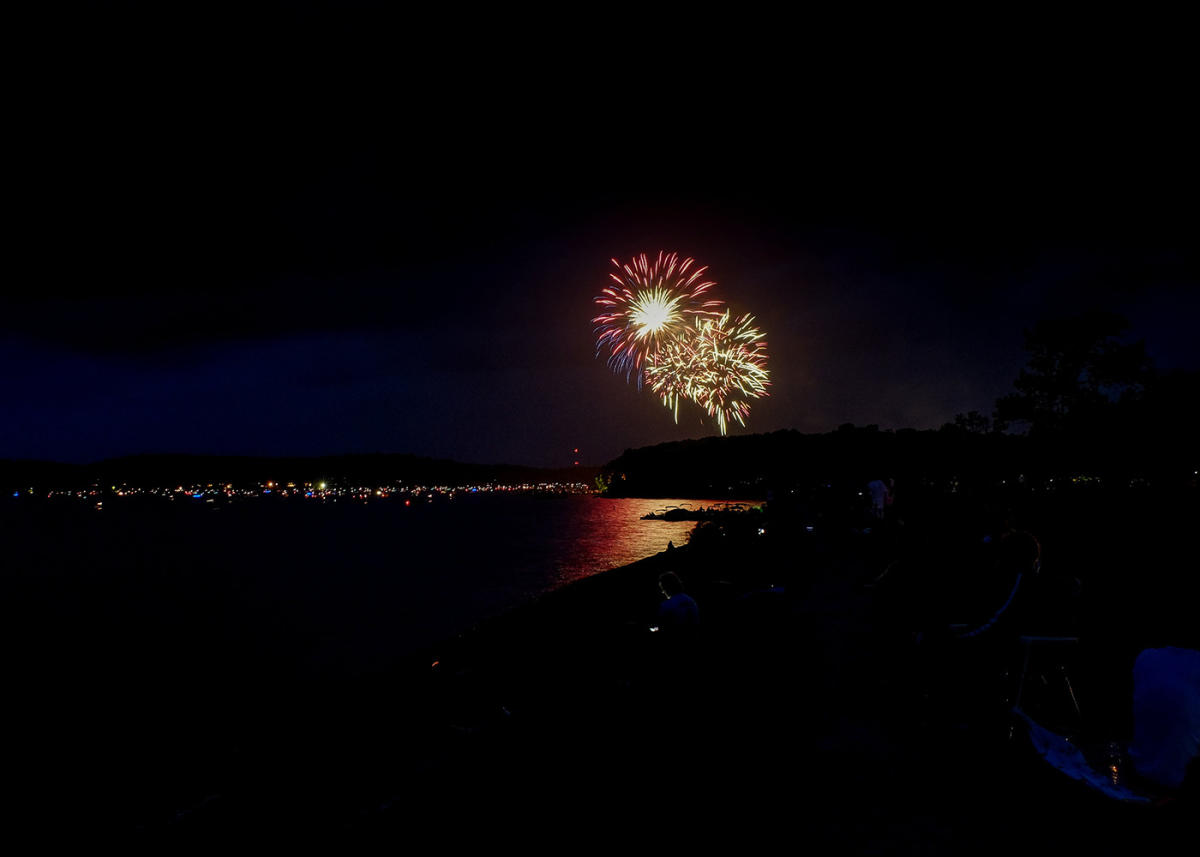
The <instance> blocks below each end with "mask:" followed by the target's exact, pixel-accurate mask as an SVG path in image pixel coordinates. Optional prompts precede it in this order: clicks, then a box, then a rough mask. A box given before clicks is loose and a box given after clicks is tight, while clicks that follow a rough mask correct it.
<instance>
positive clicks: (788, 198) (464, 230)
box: [0, 10, 1200, 466]
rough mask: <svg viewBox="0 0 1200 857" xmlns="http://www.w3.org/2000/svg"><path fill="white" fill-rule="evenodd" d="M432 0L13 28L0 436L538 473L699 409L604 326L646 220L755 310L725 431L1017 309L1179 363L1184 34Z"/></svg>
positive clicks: (860, 382)
mask: <svg viewBox="0 0 1200 857" xmlns="http://www.w3.org/2000/svg"><path fill="white" fill-rule="evenodd" d="M199 14H200V13H197V16H198V15H199ZM417 23H418V22H414V21H407V20H406V21H397V20H380V21H376V20H373V19H371V18H370V16H368V15H365V14H362V15H360V14H357V13H356V14H355V15H349V14H344V13H339V14H337V15H334V13H332V12H330V13H319V12H313V11H311V10H308V11H304V12H298V13H295V14H292V13H288V12H283V11H281V12H279V13H277V16H276V17H272V16H270V15H265V14H264V16H263V19H262V20H257V21H253V22H249V21H245V20H238V21H214V20H203V19H201V18H199V17H196V18H186V16H183V15H181V16H180V18H179V19H177V20H170V21H168V20H165V19H147V18H146V17H144V16H140V15H135V14H134V13H132V12H129V13H127V14H125V16H124V17H116V16H114V15H113V14H111V13H103V12H96V11H92V12H89V13H86V15H85V14H84V13H79V14H76V15H74V16H73V17H71V18H70V20H69V21H59V22H58V23H57V25H56V26H57V29H55V30H53V31H52V33H51V34H50V35H47V34H46V32H45V31H42V32H41V33H40V35H38V36H37V37H31V38H35V42H36V44H37V45H38V47H37V48H36V49H35V50H33V51H32V53H33V54H35V55H36V57H37V60H38V61H37V62H36V63H30V64H27V65H26V66H25V67H24V68H23V71H22V75H21V77H20V80H19V82H18V84H17V87H16V88H17V99H16V103H15V104H14V106H13V107H12V108H11V109H10V114H9V120H10V121H9V123H8V124H9V126H10V131H9V134H10V143H11V142H15V143H16V144H17V145H16V147H15V151H16V154H10V155H9V156H8V158H7V162H8V163H7V166H8V174H9V175H8V179H9V181H8V182H7V184H8V185H9V186H10V188H11V192H10V193H9V195H8V196H9V208H10V215H11V218H12V219H11V223H10V230H9V239H10V242H11V243H10V254H11V255H10V259H11V262H10V267H9V276H8V277H7V278H6V280H7V285H6V287H5V291H4V295H3V298H0V360H2V362H3V366H4V367H5V368H4V372H3V374H2V375H0V402H2V403H3V404H2V411H0V414H2V418H0V458H38V459H52V460H60V461H72V462H86V461H92V460H97V459H101V458H106V457H111V456H117V455H125V454H133V453H142V452H190V453H219V454H253V455H322V454H340V453H358V452H376V451H379V452H404V453H414V454H418V455H426V456H435V457H448V458H454V459H458V460H463V461H471V462H488V463H501V462H503V463H514V464H532V465H545V466H557V465H565V464H570V463H571V462H572V461H573V460H574V459H575V458H576V457H578V458H579V459H581V460H582V461H583V462H584V463H586V464H600V463H603V462H605V461H607V460H609V459H611V458H613V457H615V456H616V455H618V454H619V453H620V452H621V451H622V450H624V449H626V448H629V447H638V446H644V445H647V444H654V443H659V442H663V441H668V440H673V439H680V438H688V437H701V436H706V435H710V434H713V433H715V431H716V429H715V426H714V425H713V423H712V422H711V421H710V420H709V419H708V418H707V417H705V418H704V420H703V421H702V420H701V419H700V417H701V416H702V415H701V413H700V411H699V410H698V409H696V408H695V407H692V406H687V405H684V406H681V412H680V423H679V425H678V426H676V425H674V424H673V422H672V420H671V417H670V414H669V412H668V411H667V410H666V409H665V408H663V406H662V405H661V403H660V402H659V401H658V400H657V398H656V397H654V396H653V395H652V394H650V393H649V392H648V391H643V392H640V393H639V391H638V390H637V388H636V385H634V384H632V383H626V381H625V379H624V378H623V377H620V376H617V375H614V374H613V373H612V372H611V371H610V370H609V369H608V368H607V367H606V365H605V363H604V360H603V359H597V358H596V356H595V346H594V335H593V332H592V328H593V325H592V323H591V318H592V316H593V315H595V308H594V306H593V304H592V298H593V297H594V296H595V295H596V294H597V293H598V292H599V290H600V289H601V288H602V287H603V286H604V284H605V281H606V278H607V275H608V271H609V269H610V267H611V266H610V263H609V259H610V258H611V257H614V256H615V257H617V258H619V259H622V260H624V259H627V258H629V257H630V256H632V255H634V254H636V253H641V252H647V253H657V251H659V250H668V251H677V252H679V253H680V254H681V255H682V256H692V257H695V258H696V259H697V261H698V262H699V263H700V264H705V265H708V266H709V268H710V272H711V274H712V275H713V277H714V278H715V279H716V280H717V282H718V283H719V286H718V287H717V288H718V295H719V296H720V297H722V298H723V299H724V300H725V301H726V302H727V303H728V304H729V305H730V306H731V307H732V308H733V309H734V310H735V311H737V312H745V311H749V312H753V313H754V314H755V316H756V317H757V319H758V321H759V323H760V325H761V327H762V328H763V329H764V330H765V331H766V333H767V339H768V342H769V343H770V355H771V359H770V364H769V365H770V368H771V372H772V382H773V386H772V395H771V397H770V398H769V399H766V400H763V401H761V402H759V403H757V404H755V406H754V408H753V410H752V411H751V414H750V417H749V423H748V428H746V429H741V428H740V427H737V426H734V427H733V428H732V429H731V433H745V432H765V431H774V430H776V429H783V428H794V429H799V430H801V431H806V432H822V431H828V430H830V429H833V428H835V427H836V426H837V425H839V424H841V423H844V422H854V423H856V424H860V425H862V424H869V423H876V424H878V425H880V426H881V427H882V428H902V427H914V428H936V427H938V426H940V425H941V424H942V423H944V422H946V421H948V420H951V419H953V417H954V415H955V414H956V413H958V412H965V411H968V410H979V411H982V412H985V413H989V412H990V410H991V407H992V403H993V401H994V400H995V398H996V397H997V396H998V395H1001V394H1003V393H1005V392H1007V391H1008V390H1009V388H1010V386H1011V383H1012V380H1013V379H1014V377H1015V376H1016V373H1017V371H1018V369H1019V368H1020V367H1021V365H1022V364H1023V363H1024V356H1023V352H1022V330H1023V328H1027V327H1029V326H1031V325H1032V324H1033V323H1034V322H1036V321H1037V320H1039V319H1042V318H1047V317H1054V316H1060V315H1066V314H1073V313H1078V312H1082V311H1085V310H1089V309H1105V310H1112V311H1115V312H1119V313H1122V314H1124V315H1125V316H1126V317H1127V318H1128V319H1129V320H1130V322H1131V330H1130V336H1131V338H1135V339H1137V338H1144V339H1145V340H1146V343H1147V347H1148V350H1149V352H1150V354H1151V356H1152V358H1153V359H1154V361H1155V363H1156V365H1157V366H1158V367H1160V368H1172V367H1174V368H1188V369H1200V347H1198V346H1197V337H1196V335H1195V325H1196V319H1197V317H1198V311H1200V253H1198V251H1197V247H1196V236H1197V235H1198V234H1200V230H1198V228H1197V227H1198V226H1200V223H1198V221H1200V215H1198V213H1197V212H1198V203H1197V199H1198V198H1200V197H1198V196H1197V191H1198V190H1200V181H1198V169H1197V159H1196V155H1195V153H1196V151H1197V150H1198V149H1197V146H1196V143H1197V140H1196V139H1195V135H1194V132H1192V131H1190V130H1189V129H1188V121H1187V120H1188V118H1189V116H1188V114H1189V113H1192V112H1194V109H1195V104H1194V100H1192V99H1190V98H1189V97H1188V94H1187V87H1186V86H1185V82H1186V81H1187V80H1188V78H1189V75H1185V74H1184V72H1185V71H1186V68H1185V66H1186V57H1185V56H1183V55H1181V54H1179V53H1178V51H1177V50H1176V48H1175V47H1173V46H1172V45H1170V44H1165V43H1164V44H1159V43H1157V42H1153V41H1151V42H1146V41H1145V40H1143V41H1142V44H1141V46H1142V48H1143V49H1144V54H1145V56H1147V57H1150V59H1147V60H1143V59H1142V56H1141V55H1139V56H1137V57H1133V56H1130V55H1128V54H1127V52H1124V51H1121V50H1116V47H1117V46H1114V44H1113V43H1111V42H1105V43H1104V44H1103V45H1092V47H1091V48H1089V49H1086V50H1081V51H1073V52H1071V53H1070V55H1066V56H1061V57H1058V56H1057V50H1058V47H1061V46H1060V45H1056V43H1055V41H1054V39H1053V38H1049V39H1047V40H1043V41H1042V42H1041V44H1040V47H1039V48H1038V49H1037V51H1036V53H1037V55H1038V57H1040V59H1041V60H1045V62H1039V64H1038V66H1037V67H1036V68H1032V67H1031V66H1030V65H1029V63H1030V55H1029V53H1028V51H1026V50H1025V48H1028V46H1027V45H1026V46H1024V47H1023V48H1022V51H1019V52H1014V47H1013V44H1012V43H1009V44H1008V45H1007V46H1000V47H996V46H989V47H985V46H982V45H979V44H975V43H971V42H963V43H962V44H959V45H957V46H956V47H955V48H954V49H953V50H951V52H950V53H949V54H939V55H938V56H936V57H934V56H931V55H930V54H928V53H927V52H925V51H923V50H917V49H916V48H917V47H920V46H916V45H911V44H910V45H907V46H905V47H904V48H903V49H898V48H897V47H896V46H895V45H892V46H891V47H892V51H891V52H889V53H885V54H881V53H879V52H877V51H876V50H875V49H874V47H873V43H872V44H868V43H865V42H863V41H862V40H861V39H858V38H850V39H847V38H846V34H845V32H844V31H843V32H841V33H840V38H839V39H837V40H834V41H835V45H834V46H830V45H825V44H824V42H825V40H824V39H822V38H821V37H819V35H818V34H816V33H813V34H812V35H810V36H809V37H808V38H806V39H804V40H801V41H800V42H788V41H784V42H781V43H776V42H772V43H771V44H769V45H763V46H761V49H760V46H759V45H758V44H757V43H753V42H751V41H750V40H749V38H750V35H752V34H753V33H754V32H757V31H752V30H747V31H746V33H745V35H746V38H741V35H743V34H742V32H741V31H740V30H738V31H736V32H734V33H727V34H725V40H724V41H722V42H720V43H718V44H716V45H715V46H709V47H706V48H701V47H700V46H693V45H692V44H690V42H689V43H688V44H681V45H677V46H676V47H674V48H672V49H671V50H652V51H647V52H644V53H649V54H652V55H653V56H654V59H653V60H647V59H646V58H645V55H644V53H642V52H639V50H638V49H636V47H635V46H634V45H631V44H630V41H631V38H632V37H631V35H630V34H629V33H627V32H624V31H623V30H621V29H620V28H614V27H601V28H600V29H599V31H598V32H597V34H596V39H595V40H594V41H593V40H583V41H580V40H577V39H575V38H573V37H572V38H566V37H565V34H564V33H560V38H556V39H548V40H544V41H543V40H541V39H536V38H533V37H529V38H528V39H527V40H526V41H522V42H516V41H513V40H511V39H508V38H490V37H488V36H487V35H486V33H485V34H484V35H482V36H480V35H478V34H477V35H476V37H475V38H473V39H472V38H467V37H465V36H464V34H463V32H462V31H459V30H455V31H447V30H445V29H430V28H429V27H426V26H417ZM477 23H479V26H480V27H481V28H482V29H483V30H485V31H486V29H487V22H477ZM564 26H565V24H564ZM518 29H519V27H518ZM763 29H765V30H769V29H771V28H770V27H766V26H764V27H763ZM571 32H575V31H571ZM666 36H667V33H665V32H656V31H653V30H652V29H651V31H649V32H645V33H643V34H642V36H641V37H639V38H640V39H642V40H644V41H646V42H649V43H651V44H653V43H656V42H658V43H661V42H663V41H664V40H666ZM679 40H680V41H684V42H687V41H688V40H687V39H684V38H683V36H682V35H679ZM885 41H886V40H885ZM1078 41H1079V44H1085V47H1086V44H1091V43H1089V42H1088V41H1087V40H1086V39H1080V40H1078ZM735 43H736V44H735ZM788 44H790V45H791V50H790V51H785V50H782V49H781V48H782V47H783V46H786V45H788ZM819 45H823V46H822V47H820V48H819V50H818V46H819ZM1075 46H1076V47H1078V45H1075ZM841 48H845V50H844V51H842V50H841ZM868 56H869V57H870V60H871V61H870V62H867V57H868ZM576 447H578V448H580V450H581V451H580V453H579V455H578V456H575V455H574V454H573V452H572V450H573V449H574V448H576Z"/></svg>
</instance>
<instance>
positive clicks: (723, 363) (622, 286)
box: [592, 253, 771, 434]
mask: <svg viewBox="0 0 1200 857" xmlns="http://www.w3.org/2000/svg"><path fill="white" fill-rule="evenodd" d="M612 262H613V264H614V265H615V266H616V267H617V269H618V270H619V271H620V272H621V276H618V275H617V274H610V275H609V276H610V277H611V278H612V279H613V280H614V282H615V283H616V286H615V287H614V286H609V287H608V288H606V289H604V291H603V292H602V293H601V294H600V295H599V296H598V297H597V298H596V299H595V300H596V303H597V304H598V305H599V306H600V307H602V308H603V312H602V313H601V315H598V316H596V318H594V319H593V320H592V321H593V323H595V324H596V325H597V327H596V333H597V334H598V336H597V339H596V355H597V356H599V355H600V353H601V352H602V351H604V350H605V349H606V348H607V349H608V355H609V356H608V365H609V366H610V367H611V368H612V369H613V370H614V371H615V372H617V373H621V372H624V373H625V376H626V378H627V379H628V378H629V376H630V375H632V374H633V373H635V372H636V373H637V381H638V386H639V387H641V386H642V384H643V382H645V383H646V384H647V385H649V387H650V389H651V390H652V391H654V392H655V393H656V394H658V396H659V398H660V399H662V403H663V404H664V405H665V406H666V407H667V408H668V409H669V410H671V411H672V412H673V413H674V415H675V422H679V402H680V401H681V400H685V401H691V402H695V403H696V404H697V405H699V406H700V407H702V408H703V409H704V410H705V411H706V412H707V413H708V415H709V416H710V417H712V418H713V419H714V420H715V421H716V423H717V426H718V428H720V430H721V434H725V433H726V432H727V431H728V427H729V421H730V420H731V419H732V420H735V421H736V422H737V423H738V424H739V425H742V426H745V425H746V415H747V414H748V413H749V412H750V401H751V400H753V399H759V398H762V397H764V396H766V395H768V393H767V387H768V386H770V383H771V382H770V380H769V375H768V372H767V366H766V363H767V352H766V348H767V343H766V341H765V339H764V335H763V333H762V332H761V331H760V330H758V328H757V327H755V325H754V316H752V315H750V314H748V313H747V314H745V315H741V316H738V317H737V318H733V317H732V314H731V312H730V311H729V310H728V309H726V310H725V311H724V312H718V310H717V307H720V306H721V304H722V302H721V301H720V300H716V299H713V298H711V297H709V296H708V294H707V293H708V290H709V289H710V288H712V287H713V286H714V285H716V283H714V282H711V281H705V280H704V273H705V271H706V270H707V268H703V267H700V268H695V269H693V268H692V264H693V260H692V259H685V260H683V262H682V263H681V262H679V261H678V256H677V255H676V254H674V253H671V254H664V253H659V254H658V259H657V261H655V262H654V263H653V264H651V263H650V262H649V260H648V258H647V257H646V255H645V254H642V255H641V256H638V257H636V258H635V259H633V260H632V261H631V262H630V263H629V264H627V265H622V264H620V263H619V262H617V260H616V259H613V260H612Z"/></svg>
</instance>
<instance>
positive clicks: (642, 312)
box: [592, 252, 721, 387]
mask: <svg viewBox="0 0 1200 857" xmlns="http://www.w3.org/2000/svg"><path fill="white" fill-rule="evenodd" d="M693 261H694V260H692V259H690V258H689V259H684V260H683V261H682V262H680V261H679V256H678V255H677V254H675V253H669V254H668V253H663V252H660V253H659V254H658V259H657V260H655V261H654V263H653V264H651V262H650V260H649V259H648V258H647V257H646V254H645V253H643V254H641V255H640V256H637V257H635V258H634V259H632V260H631V261H630V262H629V263H628V264H626V265H622V264H621V263H620V262H618V261H617V260H616V259H613V260H612V263H613V265H615V266H616V268H617V272H618V273H615V274H613V273H610V274H609V276H610V277H611V278H612V280H613V285H611V286H608V287H607V288H605V289H604V290H603V291H602V292H601V294H600V295H599V296H597V297H596V304H597V305H598V306H600V307H602V309H603V311H602V312H601V314H600V315H598V316H596V317H595V318H593V319H592V323H593V324H595V325H596V333H597V334H598V336H597V338H596V356H597V357H599V356H600V352H601V351H603V350H604V349H606V348H607V349H608V365H609V366H610V367H611V368H612V370H613V371H614V372H617V373H621V372H624V373H625V378H626V380H628V378H629V376H630V375H631V374H632V373H634V372H636V373H637V379H638V386H639V387H641V385H642V368H643V366H644V365H645V364H647V363H649V362H650V361H651V359H652V357H653V355H654V354H655V353H656V352H657V351H658V349H659V348H660V347H661V346H662V345H663V343H665V342H668V341H670V340H672V339H674V338H675V337H678V336H687V335H688V334H689V329H690V326H691V321H692V319H693V318H695V317H697V316H715V315H718V313H717V312H715V308H716V307H719V306H720V305H721V301H719V300H712V299H708V300H706V299H705V295H706V293H707V292H708V290H709V289H711V288H712V287H713V286H715V285H716V283H715V282H713V281H711V280H705V279H704V272H705V271H707V270H708V268H707V267H699V268H693V267H692V265H693Z"/></svg>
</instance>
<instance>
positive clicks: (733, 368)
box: [687, 310, 771, 434]
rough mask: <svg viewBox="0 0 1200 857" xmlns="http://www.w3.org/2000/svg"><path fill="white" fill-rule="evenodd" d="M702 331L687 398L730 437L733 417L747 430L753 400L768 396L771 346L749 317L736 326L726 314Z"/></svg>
mask: <svg viewBox="0 0 1200 857" xmlns="http://www.w3.org/2000/svg"><path fill="white" fill-rule="evenodd" d="M697 328H698V330H697V333H696V336H695V340H694V344H693V348H694V356H693V358H692V361H691V365H690V366H689V369H688V372H689V382H690V383H689V387H688V390H687V397H688V398H689V399H691V400H693V401H694V402H696V403H697V404H699V405H700V406H701V407H703V408H704V409H705V410H706V411H708V415H709V416H711V417H713V418H715V419H716V421H717V425H718V426H719V427H720V429H721V434H726V433H727V432H728V427H729V420H730V418H732V419H734V420H737V422H738V423H739V424H740V425H742V426H745V425H746V415H747V414H748V413H750V401H749V400H751V399H759V398H762V397H764V396H767V395H768V393H767V387H768V386H770V384H771V382H770V380H769V373H768V372H767V367H766V363H767V351H766V349H767V343H766V340H765V339H764V338H763V333H762V332H761V331H760V330H758V328H756V327H755V326H754V316H752V315H750V314H749V313H747V314H746V315H743V316H740V317H738V318H737V319H734V320H732V321H731V319H730V313H729V311H728V310H726V311H725V313H724V314H723V315H722V316H721V317H720V318H719V319H705V320H703V321H698V322H697Z"/></svg>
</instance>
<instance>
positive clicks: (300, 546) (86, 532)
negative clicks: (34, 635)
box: [0, 494, 717, 672]
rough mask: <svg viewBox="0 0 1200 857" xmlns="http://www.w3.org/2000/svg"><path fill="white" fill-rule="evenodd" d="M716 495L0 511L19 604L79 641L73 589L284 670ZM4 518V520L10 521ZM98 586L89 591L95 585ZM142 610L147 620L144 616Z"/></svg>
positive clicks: (393, 632) (626, 551)
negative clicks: (8, 515) (15, 514)
mask: <svg viewBox="0 0 1200 857" xmlns="http://www.w3.org/2000/svg"><path fill="white" fill-rule="evenodd" d="M714 502H717V501H704V500H690V501H688V500H664V499H659V500H638V499H610V498H599V497H592V496H587V495H568V496H555V497H535V496H528V495H508V496H472V495H461V494H460V495H457V496H456V497H455V499H453V500H449V499H439V500H437V501H435V502H433V503H429V504H426V503H421V504H416V503H414V504H413V505H412V506H411V507H407V506H404V505H403V504H401V503H398V502H395V503H392V502H382V503H373V504H369V505H358V504H313V503H304V502H297V503H293V502H286V503H247V504H242V505H238V504H235V505H231V506H229V507H228V508H223V509H214V508H213V507H208V508H207V509H205V508H200V507H192V506H185V507H176V506H175V505H174V504H164V505H161V506H160V505H155V506H145V507H141V506H123V505H120V504H118V505H116V506H114V507H113V509H112V510H111V512H110V511H109V510H108V508H107V507H106V509H105V514H104V515H96V514H95V513H94V512H91V510H90V509H80V510H75V509H74V508H73V507H65V506H64V507H62V508H58V507H55V508H46V509H44V510H39V511H34V512H30V513H29V516H28V518H27V519H26V518H21V519H20V520H12V521H7V523H6V521H5V520H4V519H2V518H0V535H4V536H5V539H4V541H5V543H6V549H7V551H8V554H9V557H10V558H11V559H12V563H11V567H12V568H14V569H21V570H23V571H22V574H23V575H24V578H23V579H24V580H25V582H24V583H21V578H19V577H17V576H13V577H12V578H11V579H7V578H5V580H7V582H8V583H9V584H13V585H16V584H20V585H21V586H23V587H24V589H23V590H22V591H21V592H20V602H21V603H24V604H25V605H26V606H27V608H28V610H29V612H30V615H31V616H33V617H36V620H37V624H39V625H40V626H44V627H46V628H55V629H57V630H56V631H55V633H57V634H60V635H62V636H64V639H71V635H72V634H76V633H78V634H79V635H80V639H79V641H78V642H79V645H89V646H91V645H94V644H95V639H94V637H87V634H86V633H85V632H84V631H83V630H77V629H78V628H79V619H78V613H79V610H78V602H79V601H80V599H81V598H86V599H88V601H89V607H88V612H87V614H86V615H96V616H102V617H103V628H105V629H111V628H122V629H124V631H125V632H126V633H127V635H129V636H130V637H144V638H146V639H157V640H159V642H158V643H157V645H158V648H159V649H160V650H161V649H169V648H170V646H171V643H170V642H169V641H166V640H164V639H162V633H161V627H160V626H161V622H160V623H158V624H156V622H158V620H157V619H156V618H154V617H170V626H171V627H172V628H173V629H176V631H177V632H178V633H177V635H176V636H178V637H179V638H180V639H183V640H188V641H207V642H206V645H209V646H211V647H212V648H211V651H212V657H214V658H216V657H219V656H225V655H227V656H228V657H229V658H230V659H232V660H234V661H237V662H240V661H242V660H245V659H246V658H247V656H248V655H250V654H252V653H254V652H262V653H263V654H264V657H269V658H273V659H275V660H277V661H279V662H286V663H292V664H294V666H295V668H296V669H299V670H306V669H312V668H316V669H321V670H326V669H332V670H346V671H350V672H354V671H357V670H360V669H368V668H371V667H372V666H378V665H380V664H383V663H386V662H387V661H388V659H390V658H393V657H395V656H397V655H402V654H404V653H406V652H411V651H413V650H415V649H417V648H420V647H423V646H426V645H429V644H432V643H434V642H436V641H438V640H441V639H445V638H447V637H449V636H451V635H453V634H455V633H457V632H460V631H463V630H465V629H466V628H469V627H470V626H471V625H473V624H474V623H476V622H479V621H480V620H482V619H485V618H487V617H489V616H494V615H497V614H499V613H502V612H504V611H505V610H508V609H510V608H512V607H515V606H517V605H518V604H521V603H523V602H526V601H528V600H530V599H532V598H536V597H537V596H538V595H541V594H542V593H544V592H547V591H549V590H551V589H554V588H556V587H559V586H562V585H564V584H566V583H569V582H571V581H574V580H578V579H580V578H582V577H586V576H588V575H591V574H595V573H597V572H601V571H604V570H606V569H610V568H615V567H617V566H621V565H625V564H628V563H630V562H634V561H636V560H639V559H642V558H644V557H647V556H651V555H653V554H656V553H658V552H660V551H662V550H665V549H666V547H667V543H668V542H669V541H673V542H674V543H675V544H676V546H682V545H683V544H685V543H686V542H687V536H688V533H689V532H690V531H691V529H692V528H693V527H694V526H695V522H693V521H643V520H641V517H642V516H643V515H646V514H648V513H651V512H655V511H659V510H663V509H666V508H670V507H671V506H676V505H679V506H684V505H686V506H688V507H689V508H697V507H700V506H709V505H713V503H714ZM9 525H11V526H9ZM99 598H102V599H103V601H102V602H100V601H97V599H99ZM147 617H151V618H147Z"/></svg>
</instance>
